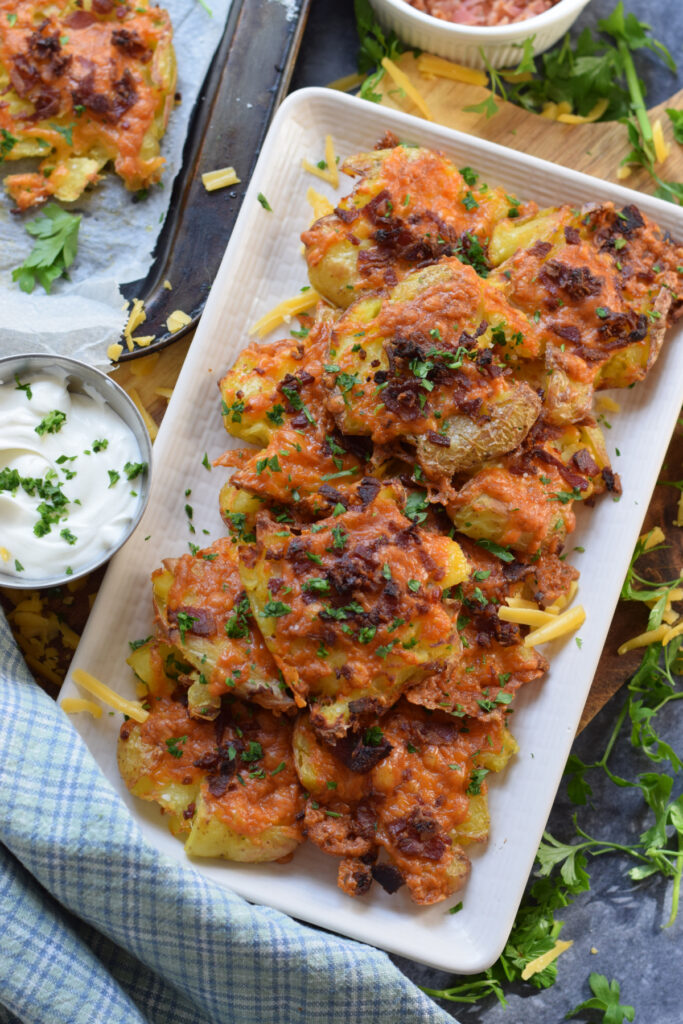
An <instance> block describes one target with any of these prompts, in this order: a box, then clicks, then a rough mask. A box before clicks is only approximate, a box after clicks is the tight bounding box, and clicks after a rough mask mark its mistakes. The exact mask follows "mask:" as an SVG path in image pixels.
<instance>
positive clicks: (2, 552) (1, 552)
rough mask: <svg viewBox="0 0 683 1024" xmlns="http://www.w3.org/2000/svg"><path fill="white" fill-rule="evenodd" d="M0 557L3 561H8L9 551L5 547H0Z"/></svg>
mask: <svg viewBox="0 0 683 1024" xmlns="http://www.w3.org/2000/svg"><path fill="white" fill-rule="evenodd" d="M0 558H2V560H3V562H9V551H8V550H7V548H0Z"/></svg>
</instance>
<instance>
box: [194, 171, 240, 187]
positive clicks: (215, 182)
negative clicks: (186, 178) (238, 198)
mask: <svg viewBox="0 0 683 1024" xmlns="http://www.w3.org/2000/svg"><path fill="white" fill-rule="evenodd" d="M240 181H241V179H240V178H238V177H237V172H236V171H235V168H234V167H219V168H218V170H215V171H207V172H206V173H205V174H202V185H203V186H204V188H205V189H206V191H207V192H215V191H216V190H217V189H219V188H227V187H228V186H229V185H239V183H240Z"/></svg>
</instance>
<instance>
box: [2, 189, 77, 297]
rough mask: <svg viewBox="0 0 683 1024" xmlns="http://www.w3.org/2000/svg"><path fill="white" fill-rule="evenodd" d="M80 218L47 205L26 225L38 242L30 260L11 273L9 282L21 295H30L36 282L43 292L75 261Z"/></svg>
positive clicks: (55, 206)
mask: <svg viewBox="0 0 683 1024" xmlns="http://www.w3.org/2000/svg"><path fill="white" fill-rule="evenodd" d="M80 224H81V218H80V216H76V215H75V214H71V213H67V212H66V211H65V210H62V209H60V207H59V206H57V205H56V203H48V205H47V206H46V207H45V209H44V211H43V213H41V214H40V215H39V216H38V217H36V218H35V219H34V220H32V221H29V222H28V223H27V224H26V230H27V231H28V233H29V234H30V235H31V236H32V237H33V238H35V239H37V241H36V243H35V245H34V247H33V249H32V250H31V252H30V254H29V256H28V257H27V258H26V259H25V260H24V262H23V263H22V265H21V266H20V267H17V268H16V270H13V271H12V280H13V281H16V282H17V283H18V284H19V287H20V288H21V290H22V291H24V292H28V293H30V292H32V291H33V289H34V288H35V285H36V281H37V282H38V283H39V284H40V285H42V287H43V288H44V289H45V291H46V292H48V294H49V292H50V290H51V288H52V285H53V283H54V282H55V281H56V280H57V278H59V277H63V276H66V271H67V270H68V268H69V267H70V266H71V264H72V263H73V262H74V260H75V259H76V251H77V247H78V229H79V227H80Z"/></svg>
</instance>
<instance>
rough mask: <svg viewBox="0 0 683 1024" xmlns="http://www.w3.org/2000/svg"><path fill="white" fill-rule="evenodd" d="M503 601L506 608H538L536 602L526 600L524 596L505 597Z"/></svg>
mask: <svg viewBox="0 0 683 1024" xmlns="http://www.w3.org/2000/svg"><path fill="white" fill-rule="evenodd" d="M505 601H506V604H507V606H508V608H538V605H537V604H534V602H533V601H527V600H526V598H524V597H506V598H505Z"/></svg>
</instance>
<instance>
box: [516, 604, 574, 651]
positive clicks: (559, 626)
mask: <svg viewBox="0 0 683 1024" xmlns="http://www.w3.org/2000/svg"><path fill="white" fill-rule="evenodd" d="M585 621H586V612H585V611H584V608H583V605H580V604H579V605H577V606H576V608H570V609H569V611H566V612H563V613H562V615H556V616H554V617H553V619H552V621H551V622H547V623H546V624H545V625H543V626H539V628H538V629H535V630H534V631H533V633H529V634H528V636H526V637H525V638H524V646H525V647H537V646H538V644H546V643H548V641H549V640H557V638H558V637H560V636H564V635H565V634H566V633H573V632H574V630H576V629H578V628H579V626H582V625H583V623H584V622H585Z"/></svg>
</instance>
